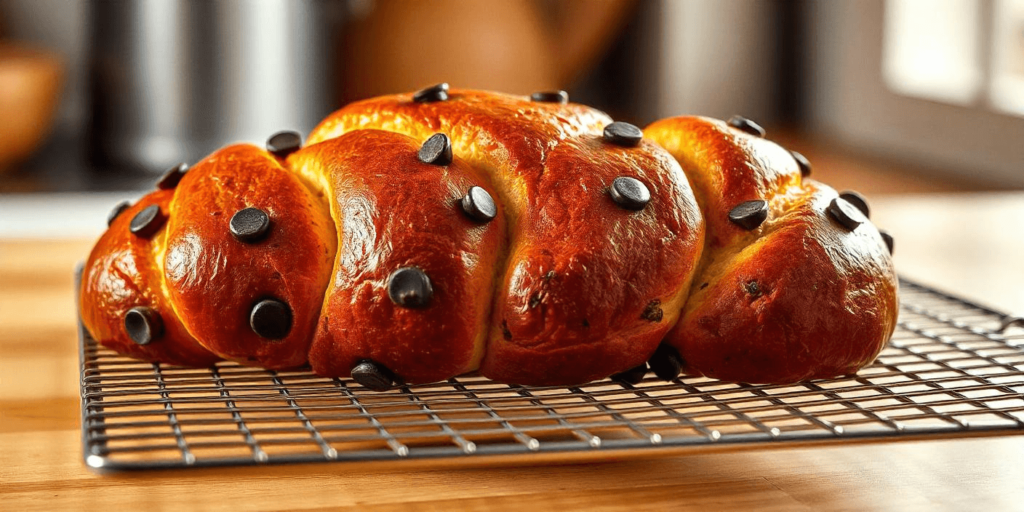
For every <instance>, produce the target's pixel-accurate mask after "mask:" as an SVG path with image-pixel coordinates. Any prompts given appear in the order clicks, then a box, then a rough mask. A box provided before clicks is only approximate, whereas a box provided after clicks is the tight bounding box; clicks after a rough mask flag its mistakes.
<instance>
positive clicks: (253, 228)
mask: <svg viewBox="0 0 1024 512" xmlns="http://www.w3.org/2000/svg"><path fill="white" fill-rule="evenodd" d="M228 229H230V230H231V234H232V235H233V236H234V237H235V238H236V239H238V241H239V242H245V243H247V244H251V243H255V242H258V241H260V240H262V239H263V238H264V237H266V236H267V232H268V231H270V216H269V215H267V212H264V211H263V210H260V209H259V208H252V207H250V208H245V209H242V210H238V211H237V212H235V214H234V215H232V216H231V222H230V223H229V224H228Z"/></svg>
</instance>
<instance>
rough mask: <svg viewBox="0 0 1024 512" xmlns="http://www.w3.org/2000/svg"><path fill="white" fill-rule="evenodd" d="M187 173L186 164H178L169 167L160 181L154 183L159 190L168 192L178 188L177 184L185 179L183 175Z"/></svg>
mask: <svg viewBox="0 0 1024 512" xmlns="http://www.w3.org/2000/svg"><path fill="white" fill-rule="evenodd" d="M186 172H188V164H186V163H180V164H178V165H175V166H174V167H171V168H170V169H168V170H167V172H165V173H164V175H163V176H161V177H160V180H159V181H157V182H156V188H158V189H160V190H170V189H172V188H174V187H177V186H178V182H179V181H181V179H182V178H184V177H185V173H186Z"/></svg>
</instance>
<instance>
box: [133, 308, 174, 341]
mask: <svg viewBox="0 0 1024 512" xmlns="http://www.w3.org/2000/svg"><path fill="white" fill-rule="evenodd" d="M124 330H125V332H127V333H128V337H129V338H131V339H132V341H134V342H135V343H138V344H139V345H149V344H150V343H152V342H153V341H155V340H158V339H160V337H161V336H163V335H164V321H163V319H162V318H160V313H157V312H156V310H155V309H153V308H148V307H143V306H139V307H134V308H131V309H129V310H128V312H127V313H125V314H124Z"/></svg>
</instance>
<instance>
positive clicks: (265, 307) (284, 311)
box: [249, 299, 292, 340]
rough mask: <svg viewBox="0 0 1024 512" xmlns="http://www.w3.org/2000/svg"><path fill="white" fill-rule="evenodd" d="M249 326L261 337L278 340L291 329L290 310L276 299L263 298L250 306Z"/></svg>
mask: <svg viewBox="0 0 1024 512" xmlns="http://www.w3.org/2000/svg"><path fill="white" fill-rule="evenodd" d="M249 327H251V328H252V331H253V332H255V333H256V334H258V335H259V336H260V337H261V338H266V339H268V340H279V339H281V338H284V337H285V336H287V335H288V332H289V331H291V330H292V310H291V308H289V307H288V304H285V303H284V302H281V301H279V300H277V299H263V300H261V301H259V302H257V303H256V305H255V306H253V307H252V312H251V313H249Z"/></svg>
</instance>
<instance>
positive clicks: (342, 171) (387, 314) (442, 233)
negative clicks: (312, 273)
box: [289, 130, 506, 382]
mask: <svg viewBox="0 0 1024 512" xmlns="http://www.w3.org/2000/svg"><path fill="white" fill-rule="evenodd" d="M421 142H422V141H418V140H415V139H412V138H410V137H407V136H405V135H401V134H395V133H389V132H383V131H378V130H359V131H355V132H350V133H348V134H346V135H343V136H341V137H338V138H334V139H330V140H327V141H324V142H321V143H319V144H314V145H312V146H308V147H306V148H305V149H303V150H301V151H299V152H298V153H296V154H294V155H292V157H291V158H290V159H289V163H290V164H291V165H292V166H293V168H296V169H297V170H298V172H300V173H301V174H303V175H307V176H320V177H325V178H326V179H327V180H328V181H327V183H326V192H327V194H326V195H327V197H329V198H330V201H331V209H332V212H333V215H334V217H335V219H337V225H338V226H339V230H338V248H339V250H338V253H337V257H336V258H335V261H334V272H333V278H332V279H331V284H330V287H329V288H328V290H327V298H326V300H325V302H324V306H323V311H322V313H321V316H320V324H319V328H318V330H317V332H316V337H315V339H314V341H313V346H312V350H311V352H310V357H309V359H310V363H311V365H312V366H313V370H314V371H315V372H317V373H319V374H322V375H332V376H336V375H348V373H349V370H351V369H352V368H353V367H354V366H355V365H356V364H357V363H358V362H359V361H361V360H363V359H370V360H373V361H375V362H377V363H381V364H383V365H385V366H386V367H387V368H389V369H390V370H391V371H392V372H394V373H396V374H397V375H398V376H399V377H401V378H402V379H403V380H405V381H407V382H433V381H437V380H444V379H447V378H451V377H453V376H455V375H460V374H462V373H466V372H468V371H472V370H475V369H476V368H477V366H478V365H479V363H480V358H481V357H482V355H483V349H484V340H485V337H486V335H487V333H488V326H489V324H490V319H489V316H490V307H491V304H490V303H491V300H490V299H491V293H492V290H493V288H494V279H495V275H494V272H495V268H496V267H498V266H499V263H500V261H501V258H503V257H504V253H505V250H506V247H505V213H504V212H503V211H501V210H499V211H498V215H497V217H496V218H494V219H493V220H491V221H490V222H487V223H482V222H479V221H475V220H472V219H470V218H469V217H468V216H467V215H466V214H465V213H464V212H463V211H462V209H461V207H460V206H459V200H460V199H461V198H462V197H463V196H464V195H465V194H466V192H467V191H468V190H469V189H470V187H473V186H479V187H483V188H484V189H490V185H488V183H487V181H486V180H485V179H484V178H483V177H482V176H480V175H479V174H478V173H476V172H475V171H474V170H473V169H472V168H470V167H469V166H467V165H466V164H465V163H464V162H462V161H461V160H459V159H455V161H453V162H452V163H451V164H449V165H446V166H439V165H432V164H426V163H423V162H421V161H419V160H418V159H417V151H418V150H419V148H420V144H421ZM365 148H374V151H372V152H370V151H366V150H365ZM489 192H490V193H491V194H493V193H494V191H493V189H491V190H489ZM406 267H410V268H417V269H419V270H421V271H422V272H424V273H425V274H426V275H427V276H428V278H429V279H430V281H431V283H432V288H433V291H434V293H433V296H432V298H431V300H430V302H429V304H427V305H425V306H424V307H403V306H400V305H398V304H396V303H395V302H393V301H392V300H391V299H390V298H389V295H388V278H389V276H390V275H391V274H392V273H393V272H395V271H396V270H398V269H401V268H406Z"/></svg>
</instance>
